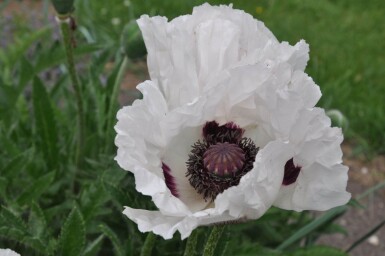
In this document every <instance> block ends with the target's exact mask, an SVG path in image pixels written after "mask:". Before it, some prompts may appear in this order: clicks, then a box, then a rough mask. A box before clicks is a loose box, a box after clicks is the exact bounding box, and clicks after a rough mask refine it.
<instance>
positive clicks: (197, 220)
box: [123, 207, 237, 239]
mask: <svg viewBox="0 0 385 256" xmlns="http://www.w3.org/2000/svg"><path fill="white" fill-rule="evenodd" d="M123 213H124V214H125V215H126V216H127V217H128V218H130V219H131V220H132V221H134V222H135V223H137V224H138V228H139V231H141V232H149V231H152V232H154V233H155V234H157V235H160V236H162V237H163V238H164V239H171V238H172V237H173V234H174V233H175V232H176V231H177V230H178V231H179V233H180V234H181V237H182V239H185V238H187V237H188V236H189V235H190V234H191V232H192V231H193V230H194V229H195V228H196V227H198V226H201V225H209V224H212V223H220V222H226V221H234V220H237V219H235V218H234V217H232V216H230V215H228V214H226V213H219V212H218V211H216V210H215V209H213V208H211V209H207V210H204V211H200V212H196V213H194V214H190V215H186V216H184V217H174V216H167V215H164V214H162V213H161V212H158V211H146V210H140V209H133V208H130V207H125V210H124V211H123Z"/></svg>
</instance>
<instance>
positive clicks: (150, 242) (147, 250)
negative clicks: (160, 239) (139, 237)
mask: <svg viewBox="0 0 385 256" xmlns="http://www.w3.org/2000/svg"><path fill="white" fill-rule="evenodd" d="M155 241H156V235H154V233H152V232H150V233H148V235H147V237H146V241H144V245H143V247H142V251H141V252H140V256H150V255H151V253H152V248H154V245H155Z"/></svg>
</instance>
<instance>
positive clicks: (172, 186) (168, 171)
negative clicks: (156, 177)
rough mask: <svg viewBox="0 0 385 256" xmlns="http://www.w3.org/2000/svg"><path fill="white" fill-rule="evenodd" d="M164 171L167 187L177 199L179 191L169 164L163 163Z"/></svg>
mask: <svg viewBox="0 0 385 256" xmlns="http://www.w3.org/2000/svg"><path fill="white" fill-rule="evenodd" d="M162 170H163V175H164V179H165V181H166V186H167V187H168V189H169V190H170V191H171V194H172V195H173V196H175V197H179V194H178V190H177V188H176V182H175V178H174V176H172V174H171V169H170V167H168V165H167V164H165V163H162Z"/></svg>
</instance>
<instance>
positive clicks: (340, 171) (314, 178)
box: [293, 163, 350, 211]
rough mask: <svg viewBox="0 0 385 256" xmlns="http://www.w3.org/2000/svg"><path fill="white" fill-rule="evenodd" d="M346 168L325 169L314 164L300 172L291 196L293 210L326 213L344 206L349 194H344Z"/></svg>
mask: <svg viewBox="0 0 385 256" xmlns="http://www.w3.org/2000/svg"><path fill="white" fill-rule="evenodd" d="M347 172H348V168H347V167H346V166H344V165H341V164H337V165H335V166H332V167H329V168H328V167H325V166H323V165H321V164H318V163H314V164H313V165H311V166H309V167H308V168H304V169H303V170H301V173H300V175H299V177H298V180H297V186H296V188H295V192H294V195H293V206H294V207H295V209H294V210H304V209H306V210H318V211H326V210H329V209H330V208H333V207H336V206H339V205H343V204H346V203H347V202H348V201H349V199H350V193H348V192H346V183H347V179H348V175H347Z"/></svg>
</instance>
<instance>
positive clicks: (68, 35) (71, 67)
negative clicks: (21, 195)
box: [59, 16, 85, 166]
mask: <svg viewBox="0 0 385 256" xmlns="http://www.w3.org/2000/svg"><path fill="white" fill-rule="evenodd" d="M59 20H60V22H59V23H60V29H61V32H62V36H63V42H64V47H65V51H66V57H67V66H68V72H69V75H70V78H71V83H72V86H73V89H74V92H75V98H76V105H77V110H78V113H77V119H78V132H77V144H76V145H77V146H76V158H75V163H76V166H79V165H80V163H81V158H82V155H83V146H84V125H85V123H84V110H83V101H82V93H81V88H80V83H79V79H78V75H77V73H76V67H75V62H74V54H73V47H74V46H73V41H72V38H73V37H72V36H73V35H72V33H73V31H72V29H71V27H70V22H69V20H70V17H69V16H68V17H67V18H59Z"/></svg>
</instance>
